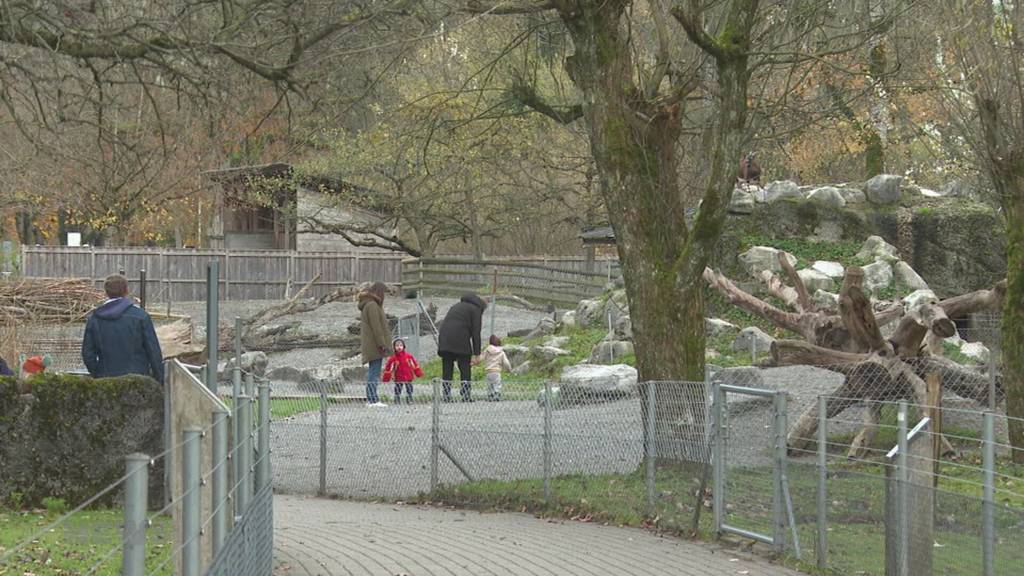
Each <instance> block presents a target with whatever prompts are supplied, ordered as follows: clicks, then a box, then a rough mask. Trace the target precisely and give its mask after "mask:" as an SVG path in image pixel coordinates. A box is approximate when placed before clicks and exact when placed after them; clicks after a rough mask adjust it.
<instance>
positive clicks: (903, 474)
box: [896, 400, 910, 576]
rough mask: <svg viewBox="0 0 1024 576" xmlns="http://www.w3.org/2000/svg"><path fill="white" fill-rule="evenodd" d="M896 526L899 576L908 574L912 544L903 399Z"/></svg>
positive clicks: (898, 422)
mask: <svg viewBox="0 0 1024 576" xmlns="http://www.w3.org/2000/svg"><path fill="white" fill-rule="evenodd" d="M896 434H897V436H896V438H897V442H896V443H897V450H898V452H897V454H896V526H897V530H898V532H897V541H898V542H899V544H898V545H899V550H898V551H897V556H896V562H897V564H896V566H897V568H896V572H897V574H898V575H899V576H906V574H907V571H908V568H909V566H910V565H909V562H908V560H909V558H908V553H909V546H910V523H909V518H907V512H908V510H907V483H908V481H909V470H908V469H907V448H908V443H907V403H906V401H904V400H901V401H900V403H899V409H898V411H897V413H896Z"/></svg>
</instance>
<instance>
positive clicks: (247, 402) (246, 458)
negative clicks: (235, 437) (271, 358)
mask: <svg viewBox="0 0 1024 576" xmlns="http://www.w3.org/2000/svg"><path fill="white" fill-rule="evenodd" d="M238 402H239V405H238V415H239V418H238V420H239V424H238V426H239V428H241V430H242V437H241V439H240V440H241V442H240V443H239V445H238V446H239V458H238V460H239V464H238V466H239V468H240V469H241V471H242V476H241V478H239V479H238V480H236V483H237V484H238V495H237V498H238V507H239V509H240V510H241V513H240V514H239V515H240V516H244V515H245V513H246V512H247V511H248V510H249V502H251V501H252V398H250V397H249V396H244V395H243V396H242V397H240V398H239V399H238Z"/></svg>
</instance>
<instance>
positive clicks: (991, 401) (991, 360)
mask: <svg viewBox="0 0 1024 576" xmlns="http://www.w3.org/2000/svg"><path fill="white" fill-rule="evenodd" d="M997 367H998V365H997V363H996V355H995V351H990V352H989V353H988V409H989V411H991V412H995V411H996V377H997V375H996V369H997Z"/></svg>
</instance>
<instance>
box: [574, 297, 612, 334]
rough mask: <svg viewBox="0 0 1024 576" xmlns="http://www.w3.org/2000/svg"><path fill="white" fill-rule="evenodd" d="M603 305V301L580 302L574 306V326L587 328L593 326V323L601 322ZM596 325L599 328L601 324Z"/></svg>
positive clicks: (589, 300)
mask: <svg viewBox="0 0 1024 576" xmlns="http://www.w3.org/2000/svg"><path fill="white" fill-rule="evenodd" d="M604 305H605V302H604V301H603V300H597V299H588V300H580V303H579V304H578V305H577V306H576V324H577V325H578V326H579V327H580V328H587V327H590V326H591V325H593V324H594V322H603V321H604V320H603V318H602V316H604ZM598 325H599V326H600V325H601V324H598Z"/></svg>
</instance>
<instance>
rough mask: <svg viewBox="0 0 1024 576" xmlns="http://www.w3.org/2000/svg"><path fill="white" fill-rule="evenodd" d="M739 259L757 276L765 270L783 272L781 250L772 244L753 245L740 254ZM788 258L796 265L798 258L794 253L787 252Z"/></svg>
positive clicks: (748, 270) (750, 272) (749, 272)
mask: <svg viewBox="0 0 1024 576" xmlns="http://www.w3.org/2000/svg"><path fill="white" fill-rule="evenodd" d="M739 260H740V263H741V264H743V267H744V268H745V269H746V270H747V273H748V274H750V275H751V276H753V277H755V278H756V277H757V276H758V275H760V274H761V272H762V271H764V270H771V271H772V272H782V266H781V265H780V264H779V250H778V249H776V248H772V247H771V246H753V247H751V248H750V249H749V250H747V251H746V252H744V253H742V254H740V256H739ZM786 260H789V263H790V264H792V265H793V266H796V258H795V257H794V256H793V255H792V254H787V255H786Z"/></svg>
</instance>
